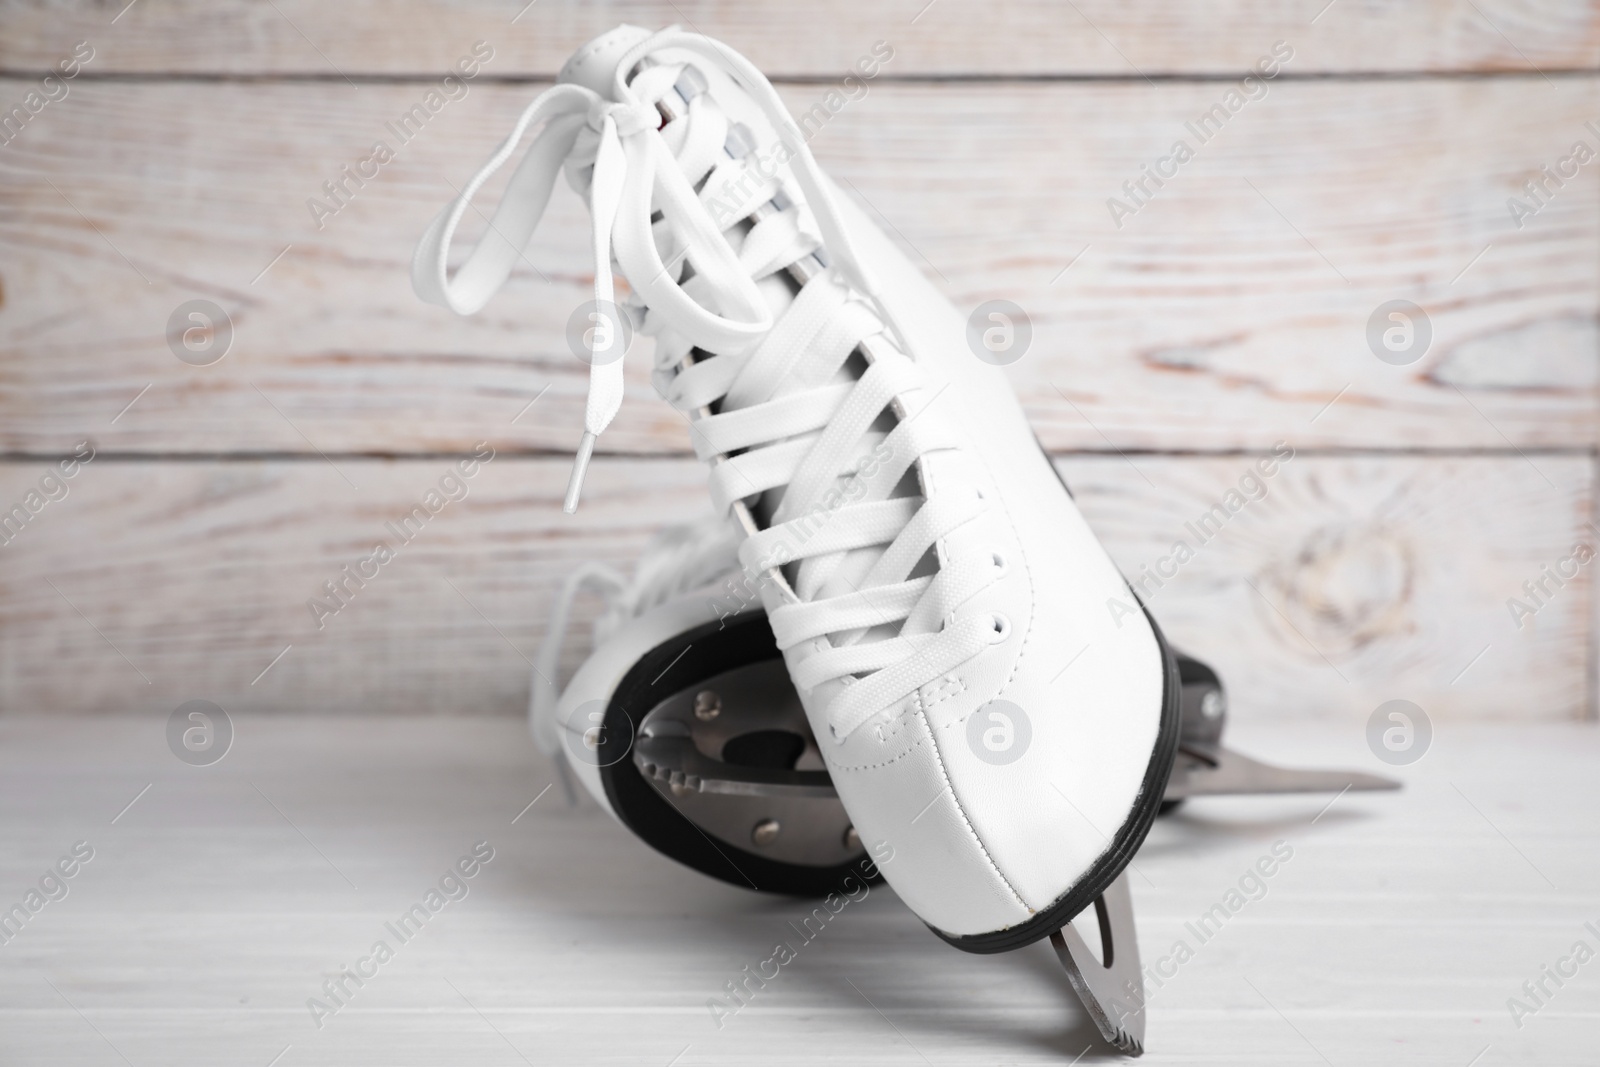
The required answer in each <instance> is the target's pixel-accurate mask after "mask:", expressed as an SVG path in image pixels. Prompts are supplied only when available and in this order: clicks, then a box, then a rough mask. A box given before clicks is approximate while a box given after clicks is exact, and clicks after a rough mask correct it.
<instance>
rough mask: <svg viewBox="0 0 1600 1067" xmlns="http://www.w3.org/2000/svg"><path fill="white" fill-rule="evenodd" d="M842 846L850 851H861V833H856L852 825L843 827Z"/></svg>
mask: <svg viewBox="0 0 1600 1067" xmlns="http://www.w3.org/2000/svg"><path fill="white" fill-rule="evenodd" d="M844 847H845V848H846V849H847V850H849V851H850V852H859V851H861V835H860V834H858V833H856V828H855V827H854V826H846V827H845V828H844Z"/></svg>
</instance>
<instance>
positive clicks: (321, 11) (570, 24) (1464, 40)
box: [0, 0, 1600, 77]
mask: <svg viewBox="0 0 1600 1067" xmlns="http://www.w3.org/2000/svg"><path fill="white" fill-rule="evenodd" d="M126 2H127V0H69V2H64V3H52V4H48V5H47V4H39V3H26V2H23V0H7V2H6V3H5V4H4V5H3V6H0V31H3V32H0V69H6V70H35V69H39V70H42V69H43V68H45V67H47V66H49V65H50V64H51V63H53V62H55V60H56V59H58V58H59V54H60V53H61V51H62V49H63V48H66V49H68V50H70V48H71V45H72V43H73V42H75V41H78V40H83V39H87V40H90V41H93V42H94V43H95V45H96V48H97V49H98V50H99V52H100V55H99V56H98V57H97V59H96V61H95V62H96V67H97V69H100V70H108V71H141V72H143V71H153V72H159V73H163V74H165V73H171V72H182V73H216V74H222V75H228V76H234V75H240V74H261V73H269V74H310V75H321V76H329V77H339V76H341V74H342V75H348V76H352V77H359V76H361V75H363V74H416V73H419V72H422V73H426V72H430V71H434V70H439V71H443V70H444V69H445V68H446V67H448V66H449V65H450V64H451V63H453V62H454V61H455V59H456V56H457V54H458V53H459V51H460V49H461V48H463V47H465V46H466V45H468V44H470V43H471V42H473V41H474V40H479V39H481V40H485V41H488V42H491V43H492V44H493V45H494V47H495V48H496V50H497V56H498V58H497V66H496V69H497V71H498V72H500V73H506V74H523V75H526V74H534V75H544V76H548V75H549V74H551V73H553V72H554V71H555V70H556V69H557V68H559V67H560V65H561V63H562V62H563V61H564V60H565V59H566V58H567V56H568V55H569V54H571V52H572V51H573V50H574V49H576V48H577V47H578V46H579V45H581V44H582V43H583V42H584V41H586V40H588V39H589V38H591V37H593V36H595V35H596V34H599V33H602V32H604V31H605V30H608V29H610V28H611V27H613V26H615V25H617V24H618V23H621V22H629V23H633V24H635V25H639V26H646V27H661V26H666V25H668V24H671V23H678V24H680V25H683V26H684V27H685V28H689V29H693V30H695V31H697V32H700V33H705V34H709V35H711V36H714V37H718V38H721V39H723V40H725V41H726V42H727V43H728V44H730V45H732V46H733V47H735V48H737V49H739V50H740V51H742V52H744V53H745V54H746V55H748V56H749V57H750V58H751V59H752V60H753V61H754V62H755V63H756V64H757V65H759V66H761V67H762V68H763V69H764V70H766V71H767V72H768V73H769V74H772V75H786V76H792V75H807V76H823V77H827V76H831V75H834V74H836V73H842V72H843V71H844V70H845V69H846V68H847V67H849V66H850V65H852V64H853V63H854V62H855V61H856V59H857V58H858V57H859V56H860V55H861V53H862V52H863V51H864V50H866V49H867V48H868V47H870V46H871V44H872V42H873V41H875V40H880V39H882V40H887V41H890V42H892V43H893V44H894V46H895V48H896V50H897V52H898V55H899V58H898V59H897V65H896V68H895V73H897V74H916V75H951V74H992V75H999V76H1002V77H1012V76H1017V75H1039V74H1052V75H1061V74H1092V75H1112V76H1128V77H1138V76H1139V75H1140V74H1144V75H1160V74H1170V73H1181V74H1212V73H1224V74H1231V73H1233V72H1235V71H1240V70H1243V69H1244V68H1245V67H1247V66H1249V65H1250V64H1252V63H1254V62H1255V60H1256V59H1257V57H1258V56H1259V55H1260V54H1261V53H1262V52H1264V51H1265V50H1266V49H1267V48H1268V47H1270V45H1271V44H1272V42H1274V41H1276V40H1280V39H1283V40H1288V41H1291V42H1294V43H1295V44H1296V45H1298V46H1300V47H1301V48H1302V49H1303V51H1304V52H1305V55H1306V60H1305V69H1307V70H1311V71H1317V72H1329V71H1332V72H1348V71H1396V70H1399V71H1414V70H1428V71H1463V70H1471V71H1524V72H1525V71H1528V70H1530V69H1532V68H1535V67H1537V68H1539V69H1542V70H1552V69H1562V68H1573V67H1583V68H1588V69H1593V68H1594V67H1595V66H1596V64H1597V61H1600V15H1597V12H1596V7H1595V5H1594V4H1593V3H1588V2H1572V0H1535V2H1516V0H1477V2H1476V3H1474V4H1468V5H1462V4H1455V3H1448V2H1445V0H1430V2H1426V3H1414V4H1385V5H1373V4H1360V5H1358V4H1354V3H1349V2H1348V0H1347V2H1345V3H1341V4H1337V5H1333V6H1331V7H1330V8H1329V9H1328V10H1326V11H1323V10H1321V8H1322V6H1323V3H1322V2H1318V3H1287V2H1283V0H1231V2H1229V3H1226V4H1207V5H1194V4H1185V3H1182V2H1179V0H1162V2H1158V3H1139V4H1121V3H1117V2H1116V0H1081V2H1077V3H1073V4H1060V3H1052V2H1051V0H1015V2H1011V3H1004V4H963V3H954V2H951V0H935V2H933V3H929V2H928V0H894V2H891V3H883V2H877V3H865V4H862V3H846V2H843V0H827V2H823V3H805V4H795V3H782V2H778V0H759V2H753V3H729V2H727V0H701V2H682V0H678V2H673V0H667V2H662V0H622V2H617V3H606V4H594V5H590V4H579V3H570V2H568V3H557V2H554V0H542V2H540V3H537V4H526V5H525V4H524V2H523V0H497V2H492V3H491V2H487V0H457V2H447V0H401V2H397V3H381V2H377V0H358V2H352V3H337V4H319V3H315V2H312V0H278V2H277V3H275V4H263V3H253V2H248V0H223V2H209V3H208V2H206V0H140V2H139V3H138V5H137V6H136V7H133V9H132V10H130V11H127V12H126V13H124V14H121V15H120V16H119V12H121V11H122V9H123V5H124V4H125V3H126ZM1324 2H1325V0H1324ZM113 20H115V21H114V22H113Z"/></svg>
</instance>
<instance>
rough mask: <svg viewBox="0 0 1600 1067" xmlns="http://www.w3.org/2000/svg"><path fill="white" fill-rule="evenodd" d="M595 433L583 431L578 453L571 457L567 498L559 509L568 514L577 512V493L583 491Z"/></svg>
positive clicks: (592, 453) (592, 451)
mask: <svg viewBox="0 0 1600 1067" xmlns="http://www.w3.org/2000/svg"><path fill="white" fill-rule="evenodd" d="M594 442H595V435H594V434H592V433H590V432H589V431H588V430H585V431H583V439H582V440H581V441H579V442H578V454H577V455H576V456H574V457H573V458H572V477H570V478H568V479H567V498H566V499H565V500H564V501H562V503H561V510H562V511H564V512H566V513H567V514H568V515H573V514H576V513H577V510H578V494H580V493H582V492H583V476H584V475H585V474H587V473H588V472H589V457H590V456H592V455H594Z"/></svg>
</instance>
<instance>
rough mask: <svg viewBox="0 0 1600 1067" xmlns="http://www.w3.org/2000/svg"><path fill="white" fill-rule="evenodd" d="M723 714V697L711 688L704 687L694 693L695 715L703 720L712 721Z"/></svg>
mask: <svg viewBox="0 0 1600 1067" xmlns="http://www.w3.org/2000/svg"><path fill="white" fill-rule="evenodd" d="M721 714H722V698H721V697H720V696H718V695H717V694H716V693H715V692H713V691H712V690H710V689H702V690H700V692H698V693H696V694H695V695H694V717H695V718H697V719H699V720H700V721H701V722H710V721H711V720H712V719H715V718H716V717H717V716H718V715H721Z"/></svg>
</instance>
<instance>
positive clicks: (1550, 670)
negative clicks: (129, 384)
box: [0, 455, 1594, 721]
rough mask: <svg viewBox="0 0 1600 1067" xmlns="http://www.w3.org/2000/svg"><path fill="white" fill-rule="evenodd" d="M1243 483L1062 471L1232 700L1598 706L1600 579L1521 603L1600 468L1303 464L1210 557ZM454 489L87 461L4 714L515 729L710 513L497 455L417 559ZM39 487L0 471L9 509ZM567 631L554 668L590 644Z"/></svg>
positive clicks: (31, 556)
mask: <svg viewBox="0 0 1600 1067" xmlns="http://www.w3.org/2000/svg"><path fill="white" fill-rule="evenodd" d="M1253 462H1254V457H1244V456H1229V457H1216V458H1205V459H1201V458H1193V457H1190V458H1182V457H1154V456H1138V457H1134V458H1133V459H1132V461H1131V463H1132V465H1130V462H1129V461H1125V460H1123V459H1120V458H1116V457H1074V458H1069V459H1067V460H1064V461H1063V462H1062V469H1063V471H1064V473H1065V475H1066V477H1067V478H1068V480H1069V482H1070V484H1071V485H1072V486H1073V488H1074V491H1075V492H1076V494H1077V498H1078V500H1079V501H1080V503H1081V507H1082V509H1083V511H1084V513H1085V514H1086V516H1087V517H1088V518H1089V520H1090V522H1091V523H1092V524H1093V526H1094V527H1095V528H1096V531H1097V533H1099V535H1100V536H1101V538H1102V539H1103V540H1104V542H1105V543H1106V544H1107V545H1108V547H1109V548H1110V550H1111V552H1112V554H1113V556H1114V557H1115V558H1116V560H1117V561H1118V563H1119V564H1120V565H1121V566H1122V567H1123V568H1124V570H1125V571H1126V572H1127V573H1129V574H1130V575H1131V576H1132V577H1133V580H1134V581H1135V582H1140V581H1142V580H1143V577H1144V573H1145V571H1144V568H1145V566H1146V565H1149V566H1150V567H1152V568H1155V569H1156V570H1158V571H1159V570H1164V571H1168V572H1170V571H1172V569H1173V568H1172V567H1171V565H1170V564H1164V563H1163V562H1162V557H1163V556H1166V555H1168V554H1170V552H1171V551H1172V546H1173V543H1174V542H1175V541H1177V540H1180V539H1184V540H1188V541H1189V542H1190V547H1191V549H1193V551H1194V558H1193V559H1192V560H1189V561H1188V562H1186V563H1184V564H1183V566H1181V567H1180V568H1178V569H1177V571H1176V576H1175V577H1174V578H1172V579H1171V580H1170V581H1168V582H1165V583H1163V584H1162V586H1161V587H1159V588H1158V587H1156V586H1154V585H1146V586H1143V587H1142V588H1143V589H1144V591H1145V592H1146V594H1147V595H1148V596H1149V597H1150V602H1151V606H1152V609H1153V610H1154V611H1155V612H1156V614H1157V616H1158V617H1159V619H1160V620H1161V622H1162V625H1163V626H1164V627H1165V629H1166V631H1167V633H1168V635H1169V636H1170V638H1171V639H1172V641H1173V642H1174V643H1176V644H1177V645H1178V646H1179V647H1182V648H1187V649H1190V650H1192V651H1194V652H1195V653H1196V654H1198V655H1201V656H1202V657H1204V658H1207V659H1209V660H1211V661H1212V662H1213V663H1214V664H1215V665H1216V666H1217V667H1218V669H1219V670H1221V671H1222V673H1223V675H1224V677H1225V679H1226V680H1227V683H1228V685H1229V687H1230V690H1231V692H1232V694H1233V698H1234V700H1235V702H1236V703H1237V704H1238V706H1239V707H1241V708H1242V709H1246V710H1247V711H1249V712H1251V713H1259V714H1264V715H1271V716H1287V717H1296V718H1306V717H1311V716H1315V715H1318V714H1324V715H1336V714H1354V713H1356V712H1361V713H1363V714H1364V713H1366V712H1370V711H1371V709H1372V708H1375V707H1376V706H1377V705H1378V704H1379V703H1381V702H1383V701H1385V700H1389V699H1393V698H1405V699H1409V700H1412V701H1414V702H1416V703H1418V704H1420V705H1422V706H1423V707H1425V708H1426V709H1427V711H1428V713H1429V714H1430V715H1433V716H1434V717H1435V718H1436V719H1438V720H1441V721H1445V720H1448V721H1455V720H1460V719H1467V718H1475V717H1504V718H1515V719H1518V720H1538V719H1563V718H1569V719H1570V718H1575V717H1579V716H1581V715H1583V714H1584V713H1585V709H1586V704H1587V702H1588V700H1589V699H1590V696H1589V693H1588V691H1587V681H1586V679H1587V672H1588V660H1587V656H1588V633H1589V630H1588V621H1587V620H1588V616H1589V611H1590V596H1591V593H1590V590H1591V588H1592V586H1591V582H1592V577H1591V573H1590V571H1588V570H1585V571H1584V572H1583V573H1582V574H1581V575H1580V576H1579V577H1578V578H1577V579H1575V580H1573V581H1571V582H1570V583H1568V584H1567V585H1566V586H1565V587H1564V588H1563V589H1561V590H1559V591H1557V592H1556V593H1555V594H1554V595H1552V596H1551V597H1549V599H1548V603H1547V604H1546V605H1545V606H1543V607H1542V608H1541V609H1540V610H1539V611H1538V613H1537V615H1536V616H1535V617H1534V618H1533V619H1531V620H1530V621H1529V622H1528V624H1527V625H1526V626H1525V627H1523V628H1522V629H1518V628H1516V627H1515V626H1514V624H1513V622H1514V620H1513V619H1512V617H1511V615H1510V613H1509V612H1508V609H1507V606H1506V601H1507V598H1509V597H1513V596H1518V595H1521V586H1522V583H1523V582H1524V581H1525V580H1528V579H1537V578H1538V577H1539V576H1540V572H1541V568H1543V567H1544V566H1545V565H1546V564H1549V565H1552V566H1554V565H1555V564H1556V563H1557V561H1559V560H1560V559H1561V558H1562V557H1563V556H1566V555H1567V554H1569V552H1570V551H1571V548H1572V545H1573V543H1574V542H1575V541H1576V540H1578V539H1580V538H1585V539H1587V540H1589V541H1590V543H1593V540H1594V538H1593V536H1592V535H1591V534H1589V533H1588V532H1586V531H1585V528H1584V525H1583V524H1584V523H1585V522H1586V521H1587V520H1588V517H1589V511H1590V507H1591V503H1592V501H1591V497H1590V493H1591V488H1592V484H1593V475H1594V471H1593V464H1592V463H1591V461H1590V460H1589V459H1587V458H1577V457H1566V456H1547V455H1541V456H1538V457H1535V458H1534V459H1533V461H1532V462H1533V463H1534V464H1537V469H1535V468H1534V467H1533V466H1532V465H1531V464H1530V463H1529V462H1526V461H1524V460H1523V459H1520V458H1496V457H1482V458H1454V459H1447V458H1425V457H1406V456H1399V457H1358V458H1350V457H1327V456H1313V455H1296V456H1295V457H1294V458H1293V459H1292V460H1290V461H1288V462H1287V463H1284V464H1283V465H1282V466H1281V467H1280V468H1279V469H1278V470H1277V471H1276V473H1275V474H1274V475H1273V476H1272V477H1271V478H1268V479H1266V480H1264V481H1263V482H1262V483H1261V485H1262V487H1263V489H1262V491H1261V493H1258V494H1257V495H1259V496H1260V497H1261V498H1260V499H1258V500H1254V501H1252V502H1250V503H1248V504H1246V505H1244V506H1242V507H1240V508H1239V509H1238V511H1237V513H1236V514H1231V515H1227V516H1226V518H1225V520H1224V521H1221V522H1214V529H1217V530H1220V532H1216V533H1213V534H1212V535H1211V536H1209V537H1206V538H1205V539H1204V543H1202V539H1201V538H1199V537H1196V536H1195V535H1194V534H1193V532H1192V531H1190V530H1189V529H1188V527H1186V525H1185V524H1186V523H1189V522H1191V521H1196V520H1198V519H1199V518H1200V517H1201V516H1202V515H1203V514H1205V513H1206V512H1207V511H1208V510H1209V509H1211V508H1212V506H1213V505H1219V506H1222V507H1224V508H1226V507H1227V506H1228V504H1229V500H1228V497H1227V493H1228V490H1229V489H1231V488H1233V489H1236V488H1238V487H1239V486H1240V484H1241V481H1242V480H1243V479H1244V478H1245V476H1246V475H1248V474H1249V473H1250V471H1251V469H1252V467H1251V465H1252V463H1253ZM335 464H336V466H335ZM449 471H450V465H449V463H448V462H447V461H445V460H442V459H438V460H427V459H416V460H405V461H398V460H392V461H383V460H359V459H349V458H344V457H341V458H338V459H336V460H334V461H332V462H331V463H323V462H303V461H298V460H289V461H267V460H238V461H229V462H209V461H194V462H183V463H177V462H140V461H122V462H119V461H116V460H112V459H109V458H106V459H96V460H95V461H94V462H92V463H91V464H89V465H88V466H87V467H86V468H85V469H83V470H82V471H81V472H80V473H79V474H78V476H77V477H76V478H75V479H74V480H73V481H72V482H71V483H70V485H71V491H70V493H69V495H68V496H67V497H66V498H65V499H62V500H58V501H55V502H52V503H50V504H48V505H46V506H45V508H44V509H43V510H42V511H41V512H40V513H39V515H38V516H36V517H35V519H34V520H33V522H31V523H30V524H29V525H27V526H26V527H24V528H23V529H22V531H21V532H20V534H19V535H18V536H16V537H15V539H14V540H13V541H12V542H11V543H10V544H9V545H6V546H4V547H0V560H3V562H4V567H3V569H0V711H4V712H7V713H16V712H21V711H26V710H30V709H40V708H50V709H53V710H55V711H58V712H132V711H148V710H151V709H156V710H159V709H161V708H165V709H166V710H167V711H170V710H171V709H172V708H173V707H176V706H177V705H178V704H179V703H181V702H182V701H184V700H188V699H194V698H205V699H211V700H216V701H218V702H220V703H222V704H223V705H224V706H226V707H230V708H238V709H240V710H242V711H248V712H266V711H272V710H285V709H296V710H302V711H307V712H316V713H350V712H355V711H362V710H365V711H368V712H372V711H384V712H391V713H403V712H430V713H457V714H467V713H493V714H507V715H515V714H520V713H521V712H522V710H523V709H524V708H525V706H526V700H527V696H528V685H529V678H530V664H529V661H530V660H531V659H532V658H533V656H534V654H535V650H536V648H537V646H538V642H539V641H540V640H541V638H542V636H543V633H544V628H545V619H546V617H547V615H548V612H549V609H550V604H551V598H552V597H553V596H554V593H555V591H556V589H557V588H558V586H559V583H560V582H561V581H562V580H563V579H564V578H565V576H566V575H567V574H568V573H570V572H571V570H572V568H573V567H574V565H575V564H577V563H579V562H581V561H584V560H591V559H598V560H604V561H607V562H611V563H614V564H616V565H619V566H622V567H625V568H627V567H631V565H632V561H633V560H634V558H636V556H637V554H638V552H639V550H640V549H641V547H642V545H643V543H644V542H645V540H646V539H647V538H648V537H649V536H650V535H652V534H653V533H654V532H655V530H657V529H658V528H659V527H660V526H662V525H665V524H668V523H671V522H676V521H686V520H688V519H691V518H693V517H696V516H699V515H702V514H704V512H705V508H706V507H707V505H706V503H705V496H704V489H703V481H704V473H703V469H702V468H701V467H700V466H699V465H698V464H696V463H694V462H693V461H689V460H682V459H631V460H624V459H613V458H608V459H603V460H598V461H597V462H596V464H595V467H594V469H593V471H592V473H591V475H590V484H589V486H588V488H587V489H586V492H585V498H584V504H583V508H582V509H581V511H580V512H579V514H578V516H577V517H576V518H570V517H567V516H564V515H562V514H561V512H560V496H561V492H562V490H563V488H564V486H565V481H566V472H567V464H566V463H565V461H562V460H548V459H525V458H515V457H511V456H502V457H499V458H496V459H494V460H493V461H492V462H489V463H488V464H487V465H486V466H484V467H482V469H481V470H479V471H478V473H477V474H476V476H475V477H474V478H473V479H471V480H470V481H469V482H468V483H467V484H468V486H469V489H470V493H469V495H468V496H467V497H466V498H465V499H464V500H462V501H460V502H456V503H450V504H447V505H446V506H445V507H444V508H443V510H442V511H440V513H439V514H438V515H437V516H436V517H434V518H433V519H432V520H431V521H430V522H429V523H428V524H427V525H426V526H425V527H424V528H423V529H422V531H421V532H420V534H417V535H416V536H415V538H414V539H413V540H412V541H411V542H410V543H409V544H405V545H403V546H402V545H401V542H400V540H399V539H398V538H396V537H394V536H393V532H392V530H390V529H389V528H388V527H386V525H385V524H386V523H389V522H394V523H398V522H399V521H400V520H401V519H402V517H403V516H405V515H406V514H407V513H408V512H409V511H410V510H411V509H412V507H413V505H416V504H418V503H420V502H423V500H424V497H425V494H426V493H427V492H428V491H429V490H430V489H431V488H433V487H435V486H437V485H438V484H439V483H440V480H441V478H443V477H444V476H445V475H447V474H448V473H449ZM39 474H40V471H39V470H38V469H35V468H32V467H29V466H28V465H23V464H13V465H9V466H7V467H6V468H4V469H3V470H0V490H3V495H0V499H3V500H5V501H7V502H8V503H9V502H10V501H13V500H18V499H21V498H22V496H23V494H24V493H25V491H26V490H27V488H28V487H29V486H30V485H32V484H34V482H35V480H36V479H37V477H38V476H39ZM347 479H348V480H347ZM1546 479H1548V481H1546ZM1244 487H1245V490H1246V491H1247V492H1255V489H1254V488H1253V486H1252V485H1251V483H1248V482H1246V483H1245V484H1244ZM1208 532H1209V531H1208ZM380 540H382V541H386V542H388V543H390V544H391V546H392V547H394V548H395V549H396V550H397V558H396V559H394V560H393V561H392V562H390V563H388V564H386V565H385V566H383V567H382V568H381V569H380V571H379V573H378V575H377V577H375V578H372V579H371V580H370V581H369V582H367V583H366V584H365V585H363V586H362V587H361V588H359V589H357V590H355V591H354V592H353V593H352V594H351V595H350V596H349V597H348V605H347V606H345V607H344V608H343V609H342V610H340V611H339V612H337V613H336V614H334V615H332V616H331V617H324V618H321V619H320V620H319V619H318V618H317V616H316V615H314V614H313V612H312V610H311V609H310V607H309V606H308V602H309V601H310V600H311V599H312V598H313V597H319V598H324V599H326V598H325V594H324V592H323V583H324V582H327V581H339V580H340V579H341V574H340V571H341V568H342V567H343V566H344V565H345V564H351V565H354V564H355V563H356V561H357V560H358V559H360V558H361V557H364V556H367V555H369V554H370V553H371V552H372V550H373V546H374V544H375V543H376V542H378V541H380ZM52 583H53V584H52ZM580 607H581V612H582V615H583V616H584V617H585V618H592V617H593V615H594V613H595V609H596V606H595V605H594V604H593V603H583V604H581V605H580ZM1108 610H1109V607H1108ZM319 621H320V622H321V624H322V626H321V628H319V626H318V623H319ZM575 633H576V634H577V635H578V636H577V637H576V638H575V639H574V641H573V642H572V643H571V645H570V646H569V648H568V656H567V662H566V668H567V669H568V670H570V669H572V668H574V667H576V665H577V663H578V662H579V660H580V658H581V656H582V655H583V654H585V652H586V650H587V645H588V642H587V640H586V639H585V638H584V636H583V630H582V628H580V629H579V630H578V631H576V632H575ZM290 646H292V647H290ZM1485 646H1489V647H1488V648H1487V650H1486V651H1484V650H1485ZM286 647H287V648H288V649H289V650H288V651H287V652H286V653H285V652H283V650H284V649H285V648H286ZM1480 652H1481V654H1480ZM280 653H283V654H282V657H281V659H276V660H275V657H278V656H279V654H280ZM1475 657H1476V658H1475ZM269 667H270V669H269Z"/></svg>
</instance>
